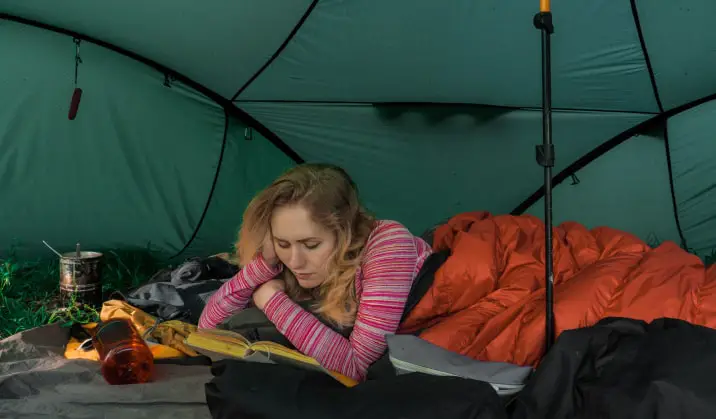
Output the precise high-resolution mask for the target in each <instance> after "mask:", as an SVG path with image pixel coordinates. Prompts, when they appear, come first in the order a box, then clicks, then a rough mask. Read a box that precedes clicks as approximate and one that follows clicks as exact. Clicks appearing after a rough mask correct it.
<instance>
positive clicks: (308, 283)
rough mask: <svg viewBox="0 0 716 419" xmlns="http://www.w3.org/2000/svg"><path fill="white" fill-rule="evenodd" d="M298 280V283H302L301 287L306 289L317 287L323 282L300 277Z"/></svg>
mask: <svg viewBox="0 0 716 419" xmlns="http://www.w3.org/2000/svg"><path fill="white" fill-rule="evenodd" d="M296 281H298V285H300V286H301V288H304V289H307V290H310V289H313V288H316V287H318V286H319V285H321V282H320V281H312V280H309V281H302V280H300V279H296Z"/></svg>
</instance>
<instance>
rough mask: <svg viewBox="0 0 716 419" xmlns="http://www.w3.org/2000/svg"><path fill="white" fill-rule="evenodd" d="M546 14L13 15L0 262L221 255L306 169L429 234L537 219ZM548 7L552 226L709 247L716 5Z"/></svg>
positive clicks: (272, 11) (285, 7) (0, 24)
mask: <svg viewBox="0 0 716 419" xmlns="http://www.w3.org/2000/svg"><path fill="white" fill-rule="evenodd" d="M538 7H539V2H537V1H536V0H516V1H498V0H481V1H451V2H444V1H423V0H411V1H407V0H404V1H378V0H361V1H328V0H324V1H320V2H319V1H316V0H290V1H288V0H261V1H258V0H251V1H249V0H243V1H222V2H205V3H200V2H196V1H191V2H190V1H179V0H175V1H172V2H147V1H138V0H125V1H122V2H99V1H90V0H73V1H63V2H62V4H61V5H59V4H58V2H57V1H52V0H33V1H27V0H4V1H2V3H0V18H1V19H0V57H2V66H0V100H2V105H1V106H0V202H1V205H0V252H3V251H6V250H8V249H10V248H15V250H17V251H20V252H25V253H27V254H40V253H47V249H45V248H44V246H43V244H42V240H46V241H48V242H49V243H51V244H52V245H53V246H55V247H57V248H60V249H61V250H71V249H73V248H74V244H75V243H76V242H78V241H79V242H81V243H82V245H83V247H85V248H107V247H116V248H119V247H130V246H142V247H143V246H146V245H151V246H154V247H156V248H158V249H160V250H162V251H163V252H166V253H167V254H171V255H177V254H180V255H182V257H183V256H189V255H193V254H208V253H211V252H216V251H224V250H227V249H228V248H229V246H230V245H231V244H232V242H233V241H234V238H235V234H236V230H237V228H238V226H239V224H240V220H241V213H242V211H243V209H244V207H245V205H246V204H247V202H248V201H249V199H251V197H252V196H253V195H254V194H255V193H256V192H257V191H258V190H259V189H260V188H262V187H264V186H265V185H266V184H268V183H269V182H270V181H271V180H272V179H273V178H274V177H275V176H277V175H278V174H279V173H281V172H282V171H284V170H285V169H287V168H288V167H291V166H292V165H295V164H296V163H297V162H301V161H324V162H332V163H336V164H339V165H342V166H344V167H345V168H346V169H347V170H348V171H349V172H350V173H351V174H352V175H353V176H354V177H355V179H356V181H357V182H358V184H359V185H360V188H361V193H362V196H363V199H364V201H365V203H366V205H367V206H368V207H369V208H370V209H371V210H372V211H374V212H375V213H376V214H377V215H378V216H380V217H383V218H391V219H396V220H399V221H401V222H403V223H405V224H406V225H407V226H408V227H409V228H410V229H411V230H413V231H414V232H416V233H420V232H422V231H423V230H424V229H425V228H427V227H429V226H431V225H433V224H434V223H436V222H439V221H441V220H443V219H445V218H446V217H449V216H450V215H453V214H455V213H458V212H462V211H472V210H488V211H491V212H494V213H515V214H518V213H530V214H534V215H537V216H540V217H541V216H542V214H543V203H542V196H543V194H542V191H541V187H542V181H543V179H542V170H543V169H542V168H541V167H540V166H539V165H538V164H537V163H536V161H535V145H537V144H540V143H541V141H542V114H541V94H542V90H541V50H540V32H539V31H538V30H536V29H535V27H534V26H533V23H532V19H533V16H534V15H535V13H536V12H538ZM552 9H553V15H554V22H555V33H554V35H553V36H552V74H553V76H552V77H553V79H552V89H553V108H554V113H553V132H554V135H553V141H554V144H555V149H556V165H555V168H554V176H555V189H554V222H555V223H559V222H561V221H566V220H574V221H578V222H581V223H584V224H586V225H587V226H590V227H595V226H599V225H609V226H612V227H616V228H620V229H624V230H627V231H630V232H632V233H634V234H637V235H638V236H640V237H642V238H644V239H645V240H649V241H663V240H674V241H676V242H677V243H680V244H682V245H683V246H685V247H687V248H688V249H690V250H692V251H694V252H700V253H707V252H709V251H710V249H712V248H714V247H716V163H715V160H714V157H713V156H716V140H714V138H715V137H714V136H715V135H716V101H713V100H712V99H714V98H716V94H714V92H716V72H714V71H713V69H714V68H716V32H714V31H713V30H712V26H713V19H712V17H713V16H714V15H716V2H714V1H713V0H690V1H688V2H686V1H645V0H632V1H631V2H630V1H627V0H622V1H617V0H570V1H566V0H562V1H553V3H552ZM78 58H79V59H78ZM76 87H77V88H80V89H82V96H81V101H80V104H79V108H78V111H77V114H76V116H75V118H74V119H70V118H69V117H68V113H69V112H70V99H71V98H72V96H73V91H74V89H75V88H76Z"/></svg>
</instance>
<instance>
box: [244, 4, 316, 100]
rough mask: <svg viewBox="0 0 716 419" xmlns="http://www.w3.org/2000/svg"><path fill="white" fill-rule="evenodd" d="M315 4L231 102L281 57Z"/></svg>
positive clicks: (312, 5)
mask: <svg viewBox="0 0 716 419" xmlns="http://www.w3.org/2000/svg"><path fill="white" fill-rule="evenodd" d="M317 4H318V0H312V1H311V4H309V5H308V8H306V11H305V12H304V13H303V16H301V18H300V19H299V20H298V22H296V25H295V26H294V27H293V29H292V30H291V32H289V34H288V36H287V37H286V39H284V40H283V42H282V43H281V45H279V47H278V48H277V49H276V51H275V52H274V53H273V55H272V56H271V57H270V58H269V59H268V60H267V61H266V62H265V63H264V64H263V65H262V66H261V68H259V69H258V70H257V71H256V73H254V75H253V76H251V78H249V79H248V80H247V81H246V83H244V85H243V86H241V87H240V88H239V90H237V91H236V93H234V95H233V96H232V97H231V102H233V101H235V100H236V98H238V97H239V95H240V94H241V93H243V92H244V90H246V89H247V88H248V87H249V86H250V85H251V83H253V82H254V81H255V80H256V79H257V78H258V77H259V76H260V75H261V73H263V72H264V70H266V69H267V68H268V66H270V65H271V63H273V62H274V60H276V58H278V56H279V55H281V53H282V52H283V50H284V49H286V47H287V46H288V44H289V43H290V42H291V40H293V38H294V36H296V34H297V33H298V31H299V29H301V27H302V26H303V24H304V23H305V22H306V20H308V17H309V16H310V15H311V12H313V9H315V7H316V5H317Z"/></svg>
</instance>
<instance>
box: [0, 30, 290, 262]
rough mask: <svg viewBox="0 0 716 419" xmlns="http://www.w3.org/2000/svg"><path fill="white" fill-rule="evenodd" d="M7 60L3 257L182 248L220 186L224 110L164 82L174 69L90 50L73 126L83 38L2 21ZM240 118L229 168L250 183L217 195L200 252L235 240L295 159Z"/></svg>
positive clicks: (1, 176) (1, 166)
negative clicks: (52, 249)
mask: <svg viewBox="0 0 716 419" xmlns="http://www.w3.org/2000/svg"><path fill="white" fill-rule="evenodd" d="M0 55H1V56H3V57H6V58H7V59H5V60H3V62H4V65H3V68H2V72H0V97H2V98H3V107H2V112H0V191H2V205H0V220H1V221H0V252H2V253H5V252H8V251H10V250H17V251H19V252H21V253H22V252H29V253H33V254H34V253H37V252H40V251H42V249H43V245H42V240H47V241H48V242H49V243H51V244H52V245H54V246H56V247H57V248H59V249H63V250H64V249H73V248H74V244H75V243H76V242H78V241H79V242H81V243H82V244H83V246H85V247H86V248H97V247H115V248H116V247H130V246H141V247H144V246H147V245H152V246H154V247H156V248H158V249H160V250H162V251H165V252H167V253H172V252H176V251H179V250H180V249H182V248H183V247H184V245H185V244H186V243H187V242H188V241H189V239H190V238H191V237H192V234H193V232H194V231H195V229H196V228H197V226H198V223H199V220H200V219H201V216H202V213H203V211H204V208H205V206H206V203H207V199H208V198H209V193H210V191H211V187H212V184H213V182H214V177H215V174H216V168H217V164H218V162H219V157H220V154H221V150H222V144H223V139H224V130H225V125H226V116H225V113H224V111H223V110H222V109H221V108H220V107H218V106H217V105H216V104H214V103H213V102H211V101H209V100H207V99H206V98H204V97H202V96H200V95H198V94H196V93H195V92H193V91H191V90H189V89H186V88H185V87H184V86H182V85H181V84H179V83H176V82H172V83H170V86H169V87H167V86H165V77H164V74H160V73H157V72H155V71H153V70H152V69H150V68H148V67H147V66H145V65H143V64H140V63H138V62H136V61H134V60H131V59H129V58H126V57H123V56H121V55H119V54H116V53H113V52H110V51H108V50H106V49H103V48H100V47H97V46H94V45H93V44H90V43H82V44H81V47H80V56H81V58H82V63H81V64H80V66H79V72H78V85H79V87H81V88H82V89H83V96H82V101H81V104H80V108H79V112H78V115H77V118H76V120H74V121H69V120H68V117H67V112H68V109H69V102H70V98H71V96H72V91H73V88H74V85H73V81H74V60H75V45H74V43H73V40H72V38H69V37H66V36H61V35H58V34H54V33H52V32H49V31H45V30H41V29H37V28H32V27H29V26H25V25H20V24H15V23H10V22H2V24H1V25H0ZM230 122H231V124H229V126H230V127H231V132H230V135H228V137H227V146H226V148H225V153H224V162H223V164H222V172H223V174H224V175H226V176H229V177H230V176H233V175H235V174H236V173H237V172H240V175H241V178H240V180H238V181H235V182H234V183H233V185H232V186H231V187H230V188H228V187H226V186H222V185H219V187H218V188H217V190H216V192H215V195H214V196H213V200H212V204H215V203H216V202H219V204H218V205H217V208H214V209H213V210H211V207H210V210H211V211H210V213H209V214H208V215H209V216H208V222H207V225H203V226H202V228H201V230H200V231H199V233H200V234H199V235H198V238H197V240H195V242H196V243H194V246H195V247H196V249H197V250H199V249H209V248H211V249H215V248H223V247H225V246H226V244H227V243H229V244H230V243H231V241H232V240H233V236H234V233H235V228H236V223H237V222H238V220H239V219H240V211H241V209H242V208H243V206H245V203H246V202H247V199H249V198H250V197H251V196H252V195H253V194H254V193H255V191H256V190H258V189H260V188H261V187H262V186H264V185H265V184H266V183H267V182H269V181H270V180H271V179H272V178H273V177H274V176H276V175H277V174H278V173H279V171H280V170H283V168H284V167H285V165H286V162H287V161H288V159H287V157H286V156H285V155H283V154H282V153H281V152H280V151H278V150H277V149H275V148H274V147H273V146H272V145H270V144H269V143H268V142H267V141H266V140H264V139H263V138H261V137H260V136H258V135H254V137H253V140H252V141H245V140H244V139H243V135H242V136H241V137H239V136H238V135H236V131H241V132H243V128H244V127H241V126H239V124H238V123H237V122H236V121H230ZM255 152H258V153H259V154H260V155H261V157H260V158H259V160H256V159H255V157H252V154H253V153H255ZM258 162H261V165H260V167H257V166H256V163H258ZM237 167H241V169H238V168H237ZM250 169H253V170H252V171H251V175H250V176H246V175H245V172H246V171H247V170H250ZM229 208H235V210H234V211H229V210H228V209H229ZM236 211H238V213H237V212H236ZM216 217H219V218H225V221H224V222H225V225H221V224H220V223H218V222H216V221H215V220H216ZM13 247H16V248H15V249H11V248H13ZM45 251H47V249H45Z"/></svg>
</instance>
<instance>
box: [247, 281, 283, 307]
mask: <svg viewBox="0 0 716 419" xmlns="http://www.w3.org/2000/svg"><path fill="white" fill-rule="evenodd" d="M279 291H286V283H285V282H284V281H283V280H282V279H272V280H270V281H268V282H266V283H264V284H262V285H261V286H259V287H258V288H256V291H254V296H253V298H254V305H256V307H257V308H258V309H259V310H261V311H263V309H264V307H265V306H266V303H267V302H268V301H269V300H270V299H271V297H273V295H274V294H276V293H277V292H279Z"/></svg>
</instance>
